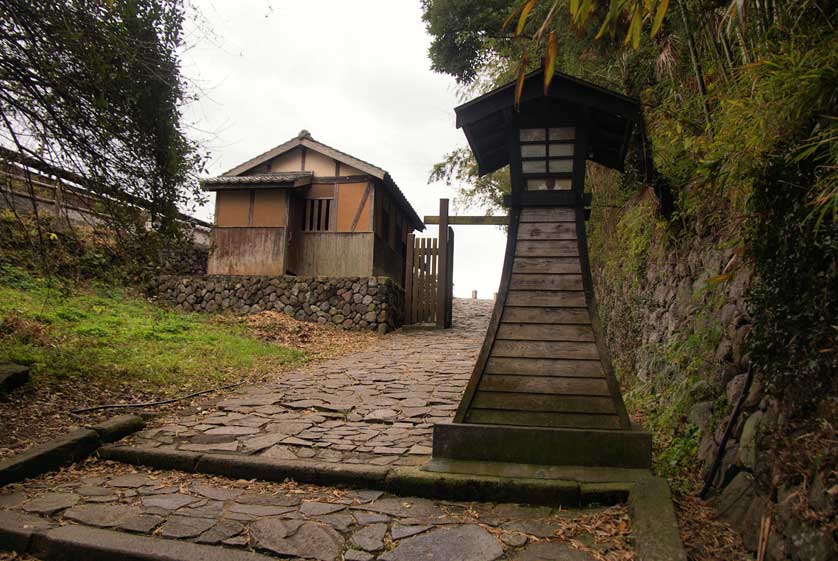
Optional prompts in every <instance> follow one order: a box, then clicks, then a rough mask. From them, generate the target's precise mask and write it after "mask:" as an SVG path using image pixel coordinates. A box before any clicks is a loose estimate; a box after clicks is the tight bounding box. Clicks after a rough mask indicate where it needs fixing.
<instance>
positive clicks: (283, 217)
mask: <svg viewBox="0 0 838 561" xmlns="http://www.w3.org/2000/svg"><path fill="white" fill-rule="evenodd" d="M287 218H288V191H286V190H283V189H256V190H255V191H254V199H253V223H252V224H251V225H252V226H287Z"/></svg>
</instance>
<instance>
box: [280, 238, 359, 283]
mask: <svg viewBox="0 0 838 561" xmlns="http://www.w3.org/2000/svg"><path fill="white" fill-rule="evenodd" d="M297 235H299V236H301V238H300V248H299V257H298V259H299V265H298V267H297V269H298V270H297V271H296V273H297V274H298V275H306V276H329V277H368V276H371V275H372V274H373V234H372V233H354V234H353V233H348V232H345V233H341V232H303V233H301V234H297Z"/></svg>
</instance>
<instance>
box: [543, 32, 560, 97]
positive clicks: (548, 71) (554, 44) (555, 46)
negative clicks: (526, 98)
mask: <svg viewBox="0 0 838 561" xmlns="http://www.w3.org/2000/svg"><path fill="white" fill-rule="evenodd" d="M558 53H559V40H558V39H557V38H556V32H555V31H551V32H550V35H548V36H547V55H546V57H547V61H546V63H545V64H544V95H547V90H549V89H550V82H552V81H553V74H555V73H556V55H557V54H558Z"/></svg>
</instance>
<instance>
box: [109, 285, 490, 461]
mask: <svg viewBox="0 0 838 561" xmlns="http://www.w3.org/2000/svg"><path fill="white" fill-rule="evenodd" d="M492 306H493V302H491V301H486V300H461V299H457V300H455V301H454V318H455V320H454V321H455V323H454V326H453V328H452V329H448V330H444V331H442V330H401V331H398V332H395V333H393V334H391V335H388V336H386V337H382V338H381V340H380V343H379V344H378V345H376V346H375V347H374V348H372V349H367V350H364V351H361V352H357V353H352V354H349V355H344V356H342V357H340V358H336V359H332V360H328V361H324V362H319V363H316V364H313V365H310V366H308V367H304V368H301V369H300V370H298V371H295V372H292V373H289V374H285V375H283V376H282V377H281V378H279V379H278V380H277V381H276V382H274V383H270V384H267V385H262V386H254V387H248V388H246V389H242V390H241V391H238V392H236V393H234V394H231V395H228V396H227V397H225V398H224V399H222V400H221V401H219V402H217V403H216V404H215V405H214V406H212V407H209V408H206V409H203V410H201V411H199V412H198V413H194V414H190V415H186V416H169V417H166V418H163V419H159V420H156V421H154V422H152V423H151V424H150V426H149V427H148V428H147V429H146V430H144V431H143V432H141V433H138V434H137V435H135V436H133V437H131V438H129V439H127V440H125V441H124V442H125V445H128V446H143V447H160V448H175V449H178V450H186V451H192V452H209V453H224V454H246V455H259V456H262V457H265V458H275V459H277V460H293V459H314V460H320V461H323V462H330V463H347V464H349V463H355V464H374V465H402V466H404V465H418V464H421V463H424V462H425V461H426V460H427V457H428V456H429V455H430V453H431V435H432V427H433V425H434V424H436V423H439V422H443V421H448V420H450V419H451V418H452V417H453V415H454V412H455V411H456V409H457V405H458V403H459V400H460V396H461V395H462V392H463V390H464V389H465V386H466V383H467V382H468V378H469V376H470V375H471V370H472V367H473V365H474V361H475V359H476V356H477V353H478V351H479V348H480V344H481V343H482V341H483V336H484V334H485V332H486V327H487V325H488V321H489V317H490V316H491V313H492Z"/></svg>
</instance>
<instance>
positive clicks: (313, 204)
mask: <svg viewBox="0 0 838 561" xmlns="http://www.w3.org/2000/svg"><path fill="white" fill-rule="evenodd" d="M332 200H333V199H306V201H305V205H303V221H302V224H303V232H328V231H329V230H330V227H329V224H330V222H331V220H332Z"/></svg>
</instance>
